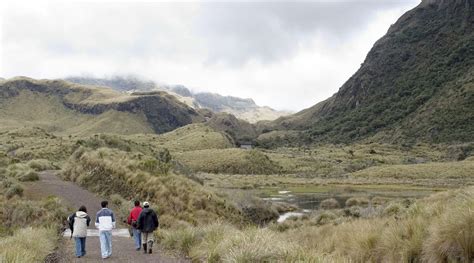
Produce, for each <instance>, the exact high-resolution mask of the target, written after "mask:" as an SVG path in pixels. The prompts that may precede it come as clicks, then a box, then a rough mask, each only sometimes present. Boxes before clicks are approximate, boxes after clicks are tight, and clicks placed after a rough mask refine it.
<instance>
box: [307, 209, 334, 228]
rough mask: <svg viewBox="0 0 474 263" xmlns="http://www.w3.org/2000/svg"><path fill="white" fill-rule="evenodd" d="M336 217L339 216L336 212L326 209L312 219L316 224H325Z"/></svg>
mask: <svg viewBox="0 0 474 263" xmlns="http://www.w3.org/2000/svg"><path fill="white" fill-rule="evenodd" d="M336 218H337V215H336V214H334V213H332V212H328V211H324V212H322V213H319V214H318V215H316V217H315V218H314V219H313V220H312V221H313V222H314V224H316V225H325V224H328V223H330V222H331V221H333V220H334V219H336Z"/></svg>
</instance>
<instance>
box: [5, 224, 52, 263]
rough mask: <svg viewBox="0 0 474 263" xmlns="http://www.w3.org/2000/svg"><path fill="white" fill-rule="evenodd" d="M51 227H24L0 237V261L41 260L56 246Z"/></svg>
mask: <svg viewBox="0 0 474 263" xmlns="http://www.w3.org/2000/svg"><path fill="white" fill-rule="evenodd" d="M56 237H57V234H56V232H55V230H54V229H53V228H33V227H26V228H22V229H20V230H18V231H16V232H15V233H14V234H13V235H12V236H9V237H5V238H2V239H0V261H1V262H5V263H10V262H11V263H16V262H41V261H43V260H44V258H45V257H46V256H47V255H48V254H49V253H51V252H52V251H53V250H54V248H55V246H56Z"/></svg>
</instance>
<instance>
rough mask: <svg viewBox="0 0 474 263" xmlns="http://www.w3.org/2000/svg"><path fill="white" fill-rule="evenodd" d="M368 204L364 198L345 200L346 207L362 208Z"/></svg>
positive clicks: (367, 200)
mask: <svg viewBox="0 0 474 263" xmlns="http://www.w3.org/2000/svg"><path fill="white" fill-rule="evenodd" d="M368 204H369V199H367V198H366V197H352V198H349V199H347V201H346V206H347V207H351V206H364V205H368Z"/></svg>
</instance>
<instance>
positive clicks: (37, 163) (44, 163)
mask: <svg viewBox="0 0 474 263" xmlns="http://www.w3.org/2000/svg"><path fill="white" fill-rule="evenodd" d="M27 165H28V166H29V167H30V168H31V169H33V170H35V171H44V170H54V169H57V167H56V166H54V165H53V164H52V163H51V162H50V161H48V160H46V159H35V160H31V161H29V162H28V163H27Z"/></svg>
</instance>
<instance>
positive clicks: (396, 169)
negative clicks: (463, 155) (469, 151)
mask: <svg viewBox="0 0 474 263" xmlns="http://www.w3.org/2000/svg"><path fill="white" fill-rule="evenodd" d="M473 174H474V160H473V159H467V160H465V161H460V162H444V163H425V164H410V165H390V166H378V167H371V168H368V169H365V170H362V171H359V172H356V173H354V174H353V175H354V176H356V177H371V178H379V177H389V178H403V179H405V180H406V179H420V178H423V179H426V178H433V179H439V178H443V179H463V180H470V179H472V175H473Z"/></svg>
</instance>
